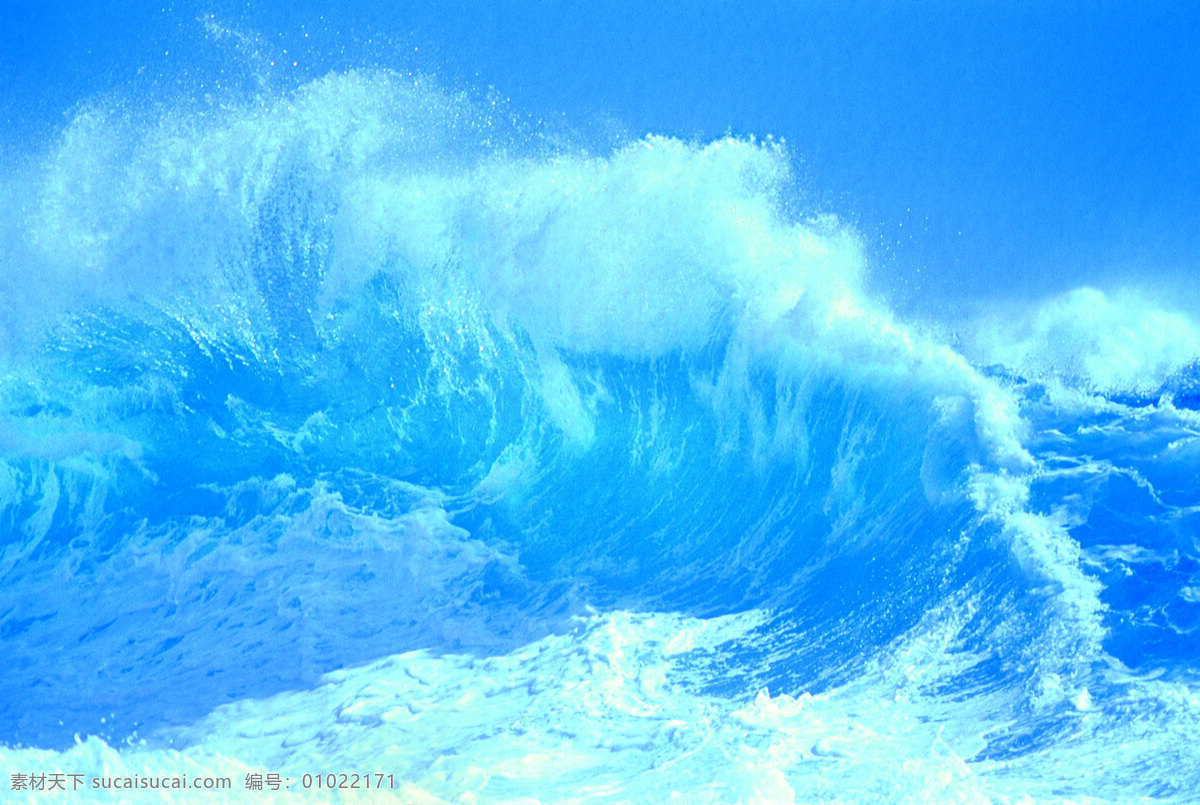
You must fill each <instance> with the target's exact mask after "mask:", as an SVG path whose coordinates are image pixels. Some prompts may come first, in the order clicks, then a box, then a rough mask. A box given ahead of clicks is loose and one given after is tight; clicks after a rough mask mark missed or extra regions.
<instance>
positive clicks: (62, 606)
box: [0, 69, 1200, 803]
mask: <svg viewBox="0 0 1200 805" xmlns="http://www.w3.org/2000/svg"><path fill="white" fill-rule="evenodd" d="M794 165H795V160H794V153H793V152H792V151H791V150H790V149H789V147H788V146H786V145H784V144H782V143H780V142H778V141H775V140H773V139H769V138H768V139H756V138H753V137H749V136H746V137H742V136H729V137H725V138H716V139H711V138H709V139H678V138H674V137H668V136H656V135H648V136H645V137H630V138H624V139H622V140H621V141H620V142H618V143H616V144H615V145H612V146H611V147H606V148H591V147H584V146H580V145H572V144H571V143H570V142H567V141H564V140H562V139H559V138H556V137H549V136H543V133H542V132H541V130H539V129H538V127H537V126H531V125H526V124H525V123H522V122H520V121H519V120H516V119H515V116H514V115H513V114H512V113H511V112H510V110H508V109H507V108H506V107H505V106H504V104H498V103H496V102H495V101H494V100H489V98H488V97H487V96H486V95H485V94H473V93H470V92H465V93H464V92H456V91H451V90H448V89H446V88H445V87H442V86H439V85H438V84H437V82H434V81H432V80H426V79H423V78H422V77H421V76H420V75H417V74H410V73H408V72H405V71H397V70H389V69H354V70H344V71H335V72H333V73H330V74H328V75H325V76H323V77H318V78H315V79H313V80H310V81H306V82H304V83H302V84H301V85H299V86H298V87H295V88H294V89H289V90H287V91H285V92H273V93H259V94H255V95H253V98H252V100H245V99H244V98H243V99H242V100H236V101H229V102H222V103H207V104H198V105H197V104H193V105H187V104H178V103H171V104H168V103H164V104H161V105H158V106H152V108H150V109H149V111H147V109H146V108H145V107H142V108H136V109H134V108H130V107H129V106H128V105H127V104H125V103H123V102H122V101H121V99H120V98H119V97H113V96H110V95H103V96H101V97H100V98H97V99H94V100H92V101H89V102H88V103H86V104H83V105H81V106H79V107H78V108H76V109H75V110H74V111H73V112H72V113H71V114H70V115H69V117H68V118H67V119H66V121H65V123H64V124H63V125H62V126H61V127H60V128H59V129H58V130H57V131H56V132H55V134H54V136H53V137H51V138H49V140H48V141H47V143H46V144H45V146H44V147H42V148H40V149H38V150H37V151H36V153H35V154H34V155H33V156H22V157H21V158H16V157H14V158H13V159H11V160H9V162H8V163H7V164H6V165H5V166H4V169H3V176H2V177H0V180H2V181H3V183H4V185H5V189H4V193H3V195H2V196H0V201H2V203H3V207H2V210H3V213H4V216H5V218H6V223H5V224H4V228H3V229H2V230H0V237H2V239H0V657H3V660H2V661H0V770H2V771H3V773H4V778H3V779H0V791H2V792H3V794H2V795H0V799H3V800H4V801H6V802H44V801H50V797H51V795H50V794H48V793H46V792H44V791H35V790H33V788H34V787H35V782H34V781H35V780H37V779H38V775H42V778H41V781H42V783H43V784H45V783H46V776H47V775H54V774H67V775H70V774H76V775H81V777H80V778H76V779H75V780H74V783H75V784H76V785H78V784H79V780H82V787H83V788H87V789H88V790H87V791H86V798H87V801H97V802H108V801H111V802H125V801H131V802H132V801H136V802H143V801H145V802H152V801H154V802H226V801H228V802H243V801H272V800H270V799H269V798H271V797H274V798H275V799H277V800H281V801H313V802H328V801H347V802H366V801H370V802H479V803H485V802H486V803H492V802H496V803H499V802H522V803H533V802H546V803H559V802H647V803H650V802H672V801H674V802H689V803H696V802H760V803H784V802H866V801H880V802H913V803H917V802H922V803H923V802H963V803H985V802H1011V803H1016V802H1030V801H1036V802H1108V801H1112V802H1126V801H1143V800H1166V801H1175V802H1186V801H1190V800H1191V798H1192V797H1194V796H1196V792H1197V791H1200V683H1198V681H1197V670H1200V642H1198V641H1197V638H1196V629H1197V626H1198V625H1200V546H1198V544H1197V538H1198V534H1200V531H1198V524H1200V484H1198V483H1197V478H1198V477H1200V410H1198V409H1200V368H1198V364H1197V358H1198V356H1200V328H1197V325H1196V323H1195V322H1196V320H1195V318H1193V317H1192V316H1191V315H1190V314H1189V313H1188V312H1187V311H1186V310H1178V309H1173V308H1167V307H1164V306H1162V305H1161V304H1159V303H1157V302H1154V301H1152V300H1151V299H1150V298H1149V297H1148V296H1144V295H1140V294H1139V293H1138V291H1137V290H1136V289H1135V288H1130V289H1127V290H1125V291H1120V292H1116V291H1112V290H1099V289H1096V288H1092V287H1080V288H1078V289H1076V290H1073V291H1069V292H1065V293H1061V294H1055V295H1051V296H1049V297H1047V298H1045V299H1043V300H1041V301H1039V302H1036V303H1033V304H1030V305H1026V306H1022V307H1020V308H1019V309H1018V308H1011V309H1009V308H997V309H996V311H994V312H991V313H987V314H982V313H981V314H979V315H974V316H972V317H970V318H968V319H963V320H961V321H958V322H956V324H955V326H954V327H953V328H951V327H943V326H938V325H935V324H931V323H929V322H925V321H919V320H917V319H916V318H915V317H908V316H906V315H904V314H902V313H900V312H897V311H896V309H895V307H894V306H893V305H891V304H890V303H889V301H888V299H887V298H886V296H882V295H880V294H879V293H876V292H874V291H872V290H870V289H869V287H868V283H867V278H866V272H867V265H868V263H869V259H868V254H867V252H868V251H869V249H868V247H867V246H865V245H864V241H863V238H862V237H861V236H860V233H859V232H858V231H856V229H855V227H854V226H853V225H851V224H848V223H846V222H844V221H843V220H841V219H839V218H837V217H835V216H833V215H827V214H817V213H813V212H811V211H810V210H808V209H806V208H804V206H803V205H800V204H797V203H796V201H795V199H796V197H797V191H796V178H795V176H794ZM326 773H333V774H353V773H359V774H365V775H369V776H372V777H371V783H370V785H372V786H373V787H372V788H371V789H370V790H363V789H362V788H361V787H360V789H358V790H349V789H341V790H332V791H331V790H329V789H328V788H327V787H325V782H324V778H320V777H313V775H324V774H326ZM185 774H186V775H187V776H188V778H189V779H190V780H193V781H194V780H196V779H199V778H203V777H205V776H213V777H220V776H224V777H228V778H229V779H230V780H231V781H232V789H229V790H224V791H203V792H199V791H195V790H182V791H181V790H173V789H172V790H164V789H162V788H152V787H151V786H152V785H154V786H158V785H167V784H168V783H164V782H162V781H164V780H171V779H178V778H180V777H181V776H182V775H185ZM253 775H262V776H266V775H279V778H278V781H277V782H278V784H279V785H280V789H279V790H278V791H275V790H272V788H271V787H270V786H269V785H268V786H267V787H266V788H264V789H263V790H262V791H252V790H249V789H248V788H247V785H248V783H249V781H250V779H251V776H253ZM306 775H308V777H306ZM373 775H386V778H383V779H381V778H380V777H378V776H373ZM264 778H265V777H264ZM103 780H108V781H109V782H107V783H104V782H102V781H103ZM113 780H123V781H128V782H127V783H117V785H128V786H135V787H136V790H134V791H130V790H128V788H126V789H122V790H118V789H114V788H112V787H111V786H112V785H113V783H112V782H111V781H113ZM94 781H101V782H94ZM155 781H158V782H155ZM66 784H67V786H68V787H70V786H71V785H72V778H70V777H69V776H68V777H67V778H66ZM93 785H97V786H99V787H96V788H92V786H93ZM360 786H361V783H360ZM285 791H286V793H284V792H285ZM76 795H77V796H79V797H80V798H81V800H82V799H83V798H84V797H85V792H83V791H78V792H76Z"/></svg>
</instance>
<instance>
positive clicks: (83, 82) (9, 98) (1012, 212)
mask: <svg viewBox="0 0 1200 805" xmlns="http://www.w3.org/2000/svg"><path fill="white" fill-rule="evenodd" d="M49 5H50V4H45V3H42V2H36V3H35V2H28V0H0V80H2V81H3V86H4V87H5V90H4V93H3V99H2V100H0V122H3V123H4V124H6V125H5V129H6V130H7V131H8V132H9V133H8V134H7V135H6V136H5V140H6V143H5V144H6V146H7V148H8V149H10V151H11V150H12V149H19V148H21V147H22V146H24V145H25V144H26V143H25V142H23V141H22V140H27V141H34V140H40V139H42V138H44V137H45V135H46V134H47V133H48V132H49V131H52V130H53V128H54V127H55V126H57V125H61V121H62V120H63V113H64V112H65V111H67V110H69V109H70V108H71V107H72V106H73V105H74V104H75V103H77V102H78V101H80V100H81V99H85V98H87V97H90V96H94V95H95V94H97V93H101V92H114V91H115V92H117V93H118V94H129V95H136V94H137V93H147V92H149V93H157V92H162V93H165V92H184V93H188V92H191V91H194V88H195V87H197V86H199V85H200V84H201V83H204V82H205V81H209V82H211V81H212V79H213V78H214V76H215V75H216V74H217V71H219V69H220V66H221V64H222V59H224V58H226V57H224V56H221V55H219V54H218V55H215V56H214V53H213V48H214V45H213V44H212V43H211V42H209V41H208V40H206V39H205V37H204V36H203V34H202V32H201V28H200V25H199V23H198V22H197V21H196V20H197V18H198V17H199V16H201V15H202V14H205V13H212V14H215V15H216V17H217V18H218V19H220V20H221V21H223V22H224V23H225V24H228V25H231V26H234V27H239V28H241V29H244V30H247V31H255V32H257V33H258V34H259V36H260V41H261V43H262V46H263V51H262V52H263V53H264V54H266V53H271V54H274V55H279V54H281V53H282V52H283V51H284V50H287V51H288V53H289V55H291V56H295V57H296V59H297V60H298V61H300V62H302V64H301V65H300V67H299V68H298V69H297V71H296V72H295V74H294V76H293V77H292V78H300V79H302V78H304V77H311V76H315V75H320V74H321V73H323V72H324V71H326V70H328V69H334V68H339V69H340V68H344V67H355V66H364V65H381V64H382V65H385V66H390V67H395V68H399V69H418V70H422V71H427V72H433V73H436V74H437V76H438V77H439V78H440V79H441V80H442V81H443V82H444V83H447V84H450V85H452V86H456V87H467V88H474V89H478V90H485V89H486V88H487V87H495V88H496V90H498V91H499V92H500V93H501V94H503V95H505V96H507V97H508V98H510V99H511V103H512V107H513V108H514V109H515V110H517V111H520V112H522V113H526V114H528V115H530V116H531V117H532V118H534V119H539V118H540V119H545V120H549V121H555V123H554V124H555V125H563V126H565V127H569V128H572V129H574V130H576V131H580V132H583V134H584V136H585V137H590V136H598V135H595V133H596V132H606V133H607V132H611V131H614V130H619V131H623V132H625V133H627V134H630V135H635V136H637V135H641V134H644V133H647V132H655V133H664V134H673V135H678V136H683V137H696V138H702V139H708V138H712V137H717V136H721V135H723V134H725V133H727V132H732V133H734V134H739V135H744V134H757V135H766V134H773V135H775V136H777V137H783V138H785V139H786V140H787V141H788V142H789V143H790V145H791V147H792V151H793V154H794V155H795V157H796V159H797V167H798V174H799V176H800V188H801V190H802V192H803V194H804V196H803V204H805V205H806V206H808V207H809V208H811V209H814V210H819V211H833V212H836V213H838V214H839V215H841V216H842V217H844V218H846V219H848V220H850V221H852V222H854V224H855V226H856V227H857V228H858V229H859V231H860V232H861V233H862V234H863V238H864V241H865V243H866V244H867V247H868V250H869V253H870V260H871V264H872V268H873V271H874V273H875V275H876V276H877V277H878V282H879V285H880V287H881V288H882V289H883V290H885V291H886V292H887V293H888V295H889V296H890V297H891V298H893V299H894V300H895V301H896V302H897V303H899V304H901V305H908V306H916V307H923V308H927V309H930V310H936V309H937V308H938V307H939V306H945V305H951V306H952V305H954V304H956V300H960V299H962V298H964V297H978V296H989V295H1001V296H1009V297H1011V296H1014V295H1016V296H1032V295H1041V294H1045V293H1051V292H1055V291H1059V290H1065V289H1067V288H1070V287H1074V286H1076V285H1079V284H1083V283H1098V284H1101V285H1105V284H1121V283H1124V282H1126V281H1129V280H1130V279H1131V278H1134V277H1158V278H1166V280H1167V281H1168V282H1169V283H1174V284H1176V285H1179V286H1181V287H1183V286H1186V285H1188V284H1189V283H1190V277H1191V275H1192V274H1193V273H1194V272H1195V270H1196V268H1197V263H1198V262H1200V159H1198V158H1197V150H1198V149H1197V146H1198V145H1200V66H1198V65H1200V6H1196V5H1195V4H1193V3H1186V2H1174V0H1164V1H1163V2H1154V3H1146V2H1141V3H1126V2H1093V3H1079V2H1071V3H1068V2H1037V3H1034V2H977V3H964V2H945V1H944V0H911V1H910V2H903V3H901V2H879V3H865V2H863V3H858V2H855V3H851V2H826V3H808V2H793V3H784V2H757V3H754V2H752V3H737V2H732V1H731V0H697V2H691V3H680V4H650V3H632V2H627V0H610V2H604V3H595V4H587V3H578V2H576V3H568V2H561V1H560V0H547V1H546V2H526V3H486V2H480V1H479V0H466V2H458V3H445V2H434V0H419V1H418V2H407V3H405V2H398V3H382V2H375V3H369V2H363V1H361V0H354V1H352V2H341V3H314V2H305V1H302V2H289V3H286V4H284V3H264V2H256V1H255V0H251V2H236V3H235V2H213V3H201V2H195V0H187V1H186V2H173V3H170V2H167V3H157V4H151V3H145V2H131V0H112V1H111V2H107V3H91V2H86V3H72V4H63V5H61V6H58V7H55V8H48V6H49ZM148 77H149V78H148ZM282 80H283V81H287V80H289V79H288V78H284V79H282ZM0 153H3V152H0Z"/></svg>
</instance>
